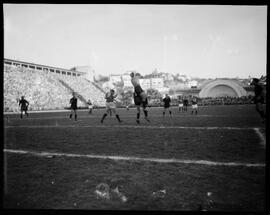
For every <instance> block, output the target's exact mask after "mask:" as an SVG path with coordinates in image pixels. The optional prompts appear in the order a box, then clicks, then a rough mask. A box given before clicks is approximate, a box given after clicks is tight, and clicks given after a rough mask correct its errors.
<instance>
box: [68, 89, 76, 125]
mask: <svg viewBox="0 0 270 215" xmlns="http://www.w3.org/2000/svg"><path fill="white" fill-rule="evenodd" d="M69 103H70V111H71V113H70V115H69V118H70V119H72V113H73V112H74V114H75V121H77V98H76V94H75V92H73V93H72V98H71V99H70V101H69Z"/></svg>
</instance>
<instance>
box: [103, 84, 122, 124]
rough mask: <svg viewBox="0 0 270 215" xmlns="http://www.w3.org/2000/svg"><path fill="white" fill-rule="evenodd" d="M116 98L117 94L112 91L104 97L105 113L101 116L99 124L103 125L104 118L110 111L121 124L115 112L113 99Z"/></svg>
mask: <svg viewBox="0 0 270 215" xmlns="http://www.w3.org/2000/svg"><path fill="white" fill-rule="evenodd" d="M116 97H117V94H115V93H114V90H113V89H111V90H110V92H108V93H106V95H105V99H106V113H104V114H103V116H102V118H101V121H100V122H101V123H103V121H104V119H105V118H106V116H107V115H108V114H109V113H110V111H111V112H112V113H114V114H115V117H116V119H117V120H118V122H119V123H120V122H122V121H121V120H120V117H119V115H118V114H117V112H116V104H115V98H116Z"/></svg>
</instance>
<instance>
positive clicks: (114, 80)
mask: <svg viewBox="0 0 270 215" xmlns="http://www.w3.org/2000/svg"><path fill="white" fill-rule="evenodd" d="M109 82H111V83H113V84H116V83H119V82H122V75H113V74H111V75H109Z"/></svg>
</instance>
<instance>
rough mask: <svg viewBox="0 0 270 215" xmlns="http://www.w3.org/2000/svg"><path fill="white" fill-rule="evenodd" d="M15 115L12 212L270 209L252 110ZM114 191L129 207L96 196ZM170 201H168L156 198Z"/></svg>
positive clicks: (11, 124) (9, 154) (7, 158)
mask: <svg viewBox="0 0 270 215" xmlns="http://www.w3.org/2000/svg"><path fill="white" fill-rule="evenodd" d="M118 112H119V115H120V117H121V120H123V122H122V123H121V124H119V123H118V122H117V120H116V118H115V117H114V116H112V117H110V116H108V117H107V118H106V119H105V121H104V123H103V124H101V123H100V119H101V117H102V114H103V113H104V109H100V110H95V109H94V111H93V114H92V115H89V114H88V112H87V110H84V111H79V112H78V121H74V119H73V120H70V119H69V118H68V116H69V112H59V113H30V114H29V118H24V119H23V120H21V119H20V118H19V115H18V114H17V115H9V116H8V120H7V119H6V120H5V126H4V164H5V165H4V166H5V168H4V176H5V184H4V185H5V195H4V196H3V199H4V204H3V206H4V208H24V209H25V208H27V209H89V210H166V211H168V210H169V211H172V210H180V211H197V210H207V211H255V212H260V211H263V210H264V208H265V129H264V124H262V123H261V121H260V117H259V115H258V114H257V112H256V111H255V107H254V106H253V105H238V106H234V105H232V106H207V107H199V110H198V115H191V114H190V112H191V110H189V111H188V112H186V113H179V112H178V109H177V108H176V107H175V108H173V109H172V112H173V117H172V119H171V118H170V117H169V115H165V118H164V119H162V108H149V118H150V120H151V122H150V123H148V122H147V121H145V120H144V119H143V114H142V113H141V124H140V125H137V124H136V121H135V120H136V110H135V109H130V110H129V111H127V110H126V109H119V110H118ZM101 183H106V184H107V185H108V186H109V187H110V188H111V189H110V191H112V190H113V188H115V187H118V188H119V190H120V192H121V193H122V194H123V195H124V196H125V197H126V199H127V200H126V201H121V199H120V198H119V196H116V195H113V193H112V192H109V194H110V195H109V197H108V198H102V197H99V196H97V194H96V193H95V190H96V187H97V186H98V185H99V184H101ZM159 191H162V192H163V193H162V195H155V194H156V193H158V192H159Z"/></svg>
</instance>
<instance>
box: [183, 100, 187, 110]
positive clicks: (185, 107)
mask: <svg viewBox="0 0 270 215" xmlns="http://www.w3.org/2000/svg"><path fill="white" fill-rule="evenodd" d="M183 102H184V111H185V112H187V106H188V99H187V97H185V98H184V101H183Z"/></svg>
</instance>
